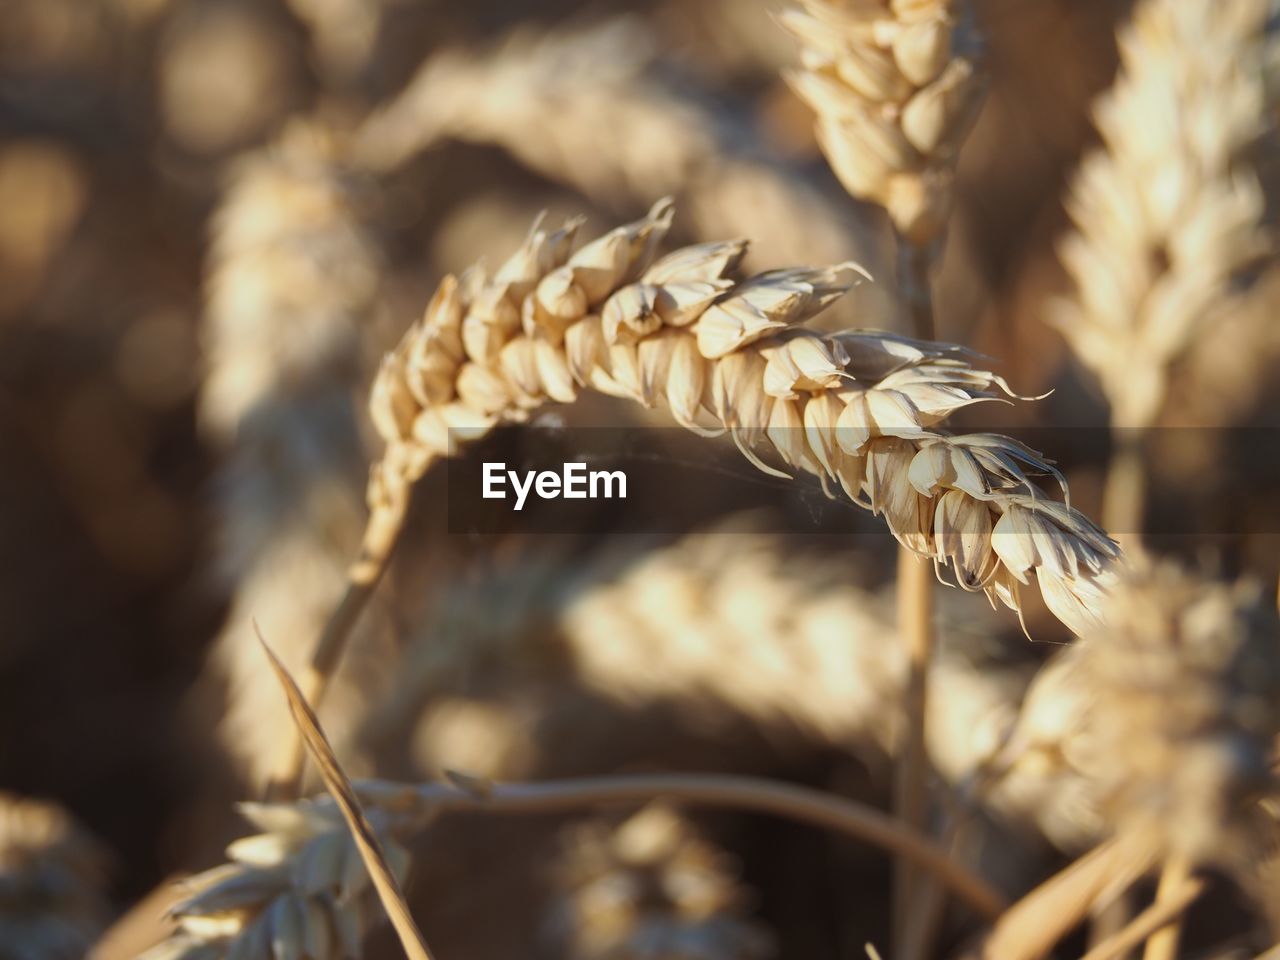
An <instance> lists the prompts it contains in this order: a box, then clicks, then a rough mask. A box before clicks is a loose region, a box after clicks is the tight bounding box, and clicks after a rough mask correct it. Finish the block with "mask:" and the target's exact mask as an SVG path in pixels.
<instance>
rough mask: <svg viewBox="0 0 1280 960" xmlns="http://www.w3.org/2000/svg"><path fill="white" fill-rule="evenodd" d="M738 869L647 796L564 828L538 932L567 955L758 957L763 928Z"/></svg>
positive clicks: (619, 959) (762, 957)
mask: <svg viewBox="0 0 1280 960" xmlns="http://www.w3.org/2000/svg"><path fill="white" fill-rule="evenodd" d="M737 873H738V868H737V865H736V864H735V863H733V861H732V860H731V859H730V858H729V857H728V856H726V855H725V854H724V853H723V852H722V851H720V850H718V849H716V848H715V847H714V846H713V845H711V844H710V843H709V842H708V841H707V840H706V839H704V838H702V837H700V836H699V835H698V833H697V831H696V830H695V829H694V828H693V826H692V824H691V823H690V822H689V821H688V820H687V819H686V818H685V817H683V816H681V815H680V814H679V813H677V812H676V811H674V810H672V809H670V808H669V807H666V806H664V805H661V804H651V805H649V806H647V807H645V808H644V809H642V810H641V811H639V812H638V813H636V814H633V815H632V816H630V817H628V818H627V819H626V820H625V821H624V822H622V823H620V824H617V825H612V824H609V823H608V822H607V821H600V820H594V821H590V822H587V823H584V824H580V825H578V826H576V827H575V828H574V829H572V830H571V831H568V832H567V834H566V837H565V839H564V842H563V851H562V852H561V854H560V856H559V858H558V863H557V864H556V868H555V874H556V886H557V887H558V888H559V894H558V896H557V898H556V900H555V902H554V903H553V904H552V906H551V908H550V910H549V912H548V915H547V917H546V919H545V921H544V931H543V935H544V937H545V938H546V940H547V942H548V943H549V944H554V945H555V947H556V950H555V952H556V954H557V955H558V956H563V957H566V958H571V960H605V958H610V960H627V958H637V960H638V958H640V957H652V956H671V957H698V958H704V960H767V958H769V957H773V956H775V955H776V948H775V945H774V943H773V940H772V937H771V936H770V935H769V934H768V932H767V931H766V930H765V929H764V928H763V927H762V926H761V925H760V924H759V923H758V922H756V921H753V920H752V919H751V916H750V914H751V907H752V906H753V904H752V902H751V898H750V895H749V892H748V891H747V890H746V889H745V888H744V887H743V886H742V885H741V884H740V882H739V880H738V877H737Z"/></svg>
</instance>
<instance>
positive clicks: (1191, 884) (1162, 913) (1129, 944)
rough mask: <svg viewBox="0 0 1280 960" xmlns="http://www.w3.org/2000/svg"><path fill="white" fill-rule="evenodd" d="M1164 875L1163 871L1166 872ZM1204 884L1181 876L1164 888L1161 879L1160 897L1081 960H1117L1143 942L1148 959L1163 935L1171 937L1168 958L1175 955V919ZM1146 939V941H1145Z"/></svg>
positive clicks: (1196, 878) (1195, 878)
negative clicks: (1170, 949) (1145, 942)
mask: <svg viewBox="0 0 1280 960" xmlns="http://www.w3.org/2000/svg"><path fill="white" fill-rule="evenodd" d="M1166 875H1167V872H1166ZM1204 888H1205V881H1204V880H1202V879H1201V878H1199V877H1192V876H1189V875H1183V876H1182V877H1181V878H1179V879H1178V881H1177V882H1176V883H1172V884H1170V885H1168V886H1166V884H1165V880H1164V877H1163V876H1162V877H1161V881H1160V889H1161V895H1160V896H1159V897H1158V898H1157V900H1156V902H1155V903H1153V904H1152V905H1151V906H1149V907H1148V908H1147V909H1146V910H1143V911H1142V912H1141V913H1140V914H1138V915H1137V916H1136V917H1134V918H1133V920H1132V921H1131V922H1130V923H1129V924H1128V925H1127V926H1126V927H1125V928H1124V929H1122V930H1120V931H1119V932H1117V933H1116V934H1114V935H1113V936H1110V937H1108V938H1107V939H1106V940H1104V941H1102V942H1101V943H1099V944H1098V945H1097V946H1096V947H1094V948H1093V949H1092V950H1090V951H1089V952H1088V953H1086V954H1085V955H1084V957H1083V960H1118V958H1119V957H1123V956H1124V955H1125V953H1127V952H1128V951H1130V950H1132V949H1133V948H1134V947H1136V946H1138V944H1140V943H1142V941H1143V940H1147V952H1146V954H1145V956H1146V958H1148V960H1149V958H1150V957H1151V950H1152V947H1153V945H1154V944H1155V943H1156V942H1157V940H1159V939H1164V938H1165V935H1166V934H1170V933H1172V934H1173V938H1172V939H1173V944H1172V951H1173V952H1170V953H1169V954H1167V956H1168V957H1173V956H1175V955H1176V951H1177V932H1178V923H1179V919H1180V918H1181V916H1182V913H1183V911H1185V910H1186V909H1187V907H1189V906H1191V904H1192V903H1193V902H1194V901H1195V899H1196V898H1197V897H1199V896H1200V894H1201V893H1203V892H1204ZM1148 937H1150V939H1149V940H1148V939H1147V938H1148Z"/></svg>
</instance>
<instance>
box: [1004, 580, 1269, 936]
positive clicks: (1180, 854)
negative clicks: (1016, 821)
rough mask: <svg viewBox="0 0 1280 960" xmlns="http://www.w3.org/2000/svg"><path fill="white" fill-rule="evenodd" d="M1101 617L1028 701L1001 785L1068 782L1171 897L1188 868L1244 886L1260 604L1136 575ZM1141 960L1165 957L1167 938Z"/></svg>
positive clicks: (1257, 735) (1260, 784)
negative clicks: (1150, 863)
mask: <svg viewBox="0 0 1280 960" xmlns="http://www.w3.org/2000/svg"><path fill="white" fill-rule="evenodd" d="M1103 617H1104V619H1103V626H1102V627H1101V628H1099V629H1098V630H1097V631H1096V632H1095V633H1093V634H1091V635H1089V636H1087V637H1086V638H1085V639H1083V640H1081V641H1079V642H1078V643H1077V644H1075V645H1074V646H1072V647H1070V648H1068V650H1066V651H1065V652H1064V653H1063V654H1061V655H1060V656H1059V658H1058V660H1057V661H1055V662H1053V663H1051V664H1050V665H1049V666H1048V667H1047V668H1046V670H1045V671H1044V675H1043V676H1042V678H1041V679H1040V680H1038V681H1037V684H1036V685H1035V686H1033V688H1032V690H1031V691H1030V692H1029V694H1028V697H1027V701H1026V703H1025V704H1024V707H1023V714H1022V717H1021V719H1020V720H1019V722H1018V725H1017V727H1016V728H1015V733H1014V735H1013V738H1012V740H1011V742H1010V744H1009V754H1008V756H1009V759H1010V761H1011V763H1010V765H1009V767H1008V769H1007V770H1006V771H1005V772H1004V777H1005V778H1006V779H1011V778H1012V779H1016V778H1018V777H1028V778H1036V777H1044V778H1047V779H1050V780H1052V781H1054V782H1055V787H1051V788H1050V789H1055V788H1056V785H1058V784H1063V785H1065V784H1070V783H1072V782H1075V783H1076V784H1077V786H1075V787H1074V788H1073V792H1074V793H1075V794H1076V795H1077V796H1078V797H1079V798H1080V801H1081V807H1082V809H1083V810H1084V811H1086V812H1087V813H1088V814H1089V816H1090V817H1091V819H1092V821H1093V823H1094V824H1096V825H1098V826H1101V825H1105V826H1106V828H1107V829H1109V830H1112V831H1114V833H1115V834H1116V836H1117V838H1119V839H1120V840H1122V841H1124V842H1126V843H1130V844H1138V845H1140V846H1141V847H1142V848H1143V849H1145V850H1148V851H1150V854H1151V856H1152V858H1153V859H1158V860H1160V861H1163V862H1164V863H1172V864H1174V867H1173V868H1171V869H1170V870H1167V871H1166V877H1165V879H1166V880H1168V881H1169V882H1168V883H1167V884H1163V885H1162V887H1164V888H1165V889H1166V892H1168V893H1169V894H1170V895H1173V894H1174V893H1175V892H1176V891H1179V890H1182V889H1183V888H1185V885H1186V883H1185V874H1186V873H1188V872H1189V871H1190V870H1192V869H1195V868H1198V867H1201V866H1213V867H1224V868H1227V869H1231V870H1235V871H1237V872H1239V873H1240V874H1241V875H1247V874H1248V873H1249V872H1250V871H1251V870H1252V869H1253V865H1254V861H1255V860H1256V856H1255V853H1256V850H1257V848H1258V847H1259V845H1260V840H1261V838H1262V837H1264V836H1265V833H1264V828H1265V827H1266V826H1267V822H1266V821H1267V818H1266V815H1265V813H1264V811H1263V810H1262V809H1261V807H1260V805H1259V800H1260V798H1263V797H1266V796H1274V794H1275V791H1276V789H1277V786H1278V784H1277V781H1276V777H1275V774H1274V772H1273V771H1272V769H1271V756H1272V752H1273V750H1274V743H1275V738H1276V735H1277V733H1278V732H1280V709H1278V708H1277V703H1280V650H1277V647H1276V637H1277V636H1278V635H1280V622H1278V621H1277V618H1276V613H1275V610H1274V609H1273V606H1272V604H1271V602H1270V597H1269V596H1265V595H1264V593H1263V591H1261V590H1260V589H1258V588H1256V587H1248V586H1237V587H1229V586H1226V585H1222V584H1218V583H1214V582H1212V581H1208V580H1205V579H1203V578H1201V577H1197V576H1193V575H1191V574H1188V573H1185V572H1183V571H1181V570H1178V569H1177V568H1176V567H1174V566H1172V565H1168V564H1161V565H1152V564H1148V563H1140V564H1138V565H1137V566H1136V567H1135V568H1134V569H1133V570H1132V571H1130V572H1129V573H1128V574H1127V575H1126V576H1125V577H1123V578H1122V579H1121V580H1120V582H1118V583H1117V584H1116V585H1115V586H1114V587H1113V589H1112V591H1111V592H1110V594H1109V596H1108V598H1107V601H1106V603H1105V605H1104V608H1103ZM1180 874H1181V875H1184V876H1183V880H1182V881H1180V882H1177V883H1175V882H1173V878H1174V877H1176V876H1177V875H1180ZM1162 939H1163V940H1164V942H1163V943H1162V942H1161V940H1162ZM1171 940H1172V943H1170V941H1171ZM1153 949H1155V950H1157V951H1160V950H1163V951H1172V950H1174V949H1176V934H1175V935H1174V936H1169V937H1165V938H1161V936H1160V935H1157V938H1156V939H1155V946H1154V948H1153Z"/></svg>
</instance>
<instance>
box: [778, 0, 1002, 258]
mask: <svg viewBox="0 0 1280 960" xmlns="http://www.w3.org/2000/svg"><path fill="white" fill-rule="evenodd" d="M782 22H783V24H784V25H785V26H786V27H787V28H788V29H789V30H790V31H791V32H792V33H794V34H795V35H796V37H798V38H799V40H800V42H801V44H802V45H803V54H802V56H803V60H802V68H801V69H800V70H796V71H793V72H791V73H790V74H788V77H787V79H788V80H789V82H790V83H791V86H792V88H793V89H794V90H795V91H796V93H797V94H799V96H800V97H801V98H802V99H803V100H805V102H807V103H808V104H809V105H810V106H811V107H813V109H814V110H815V111H816V112H817V114H818V121H817V130H818V139H819V142H820V143H821V145H822V148H823V151H824V152H825V153H826V155H827V160H828V161H829V162H830V163H831V168H832V169H833V170H834V171H835V173H836V176H838V177H839V178H840V182H841V183H842V184H844V187H845V189H846V190H848V191H849V193H851V194H852V195H853V196H855V197H859V198H860V199H863V200H867V201H870V202H872V203H876V204H878V205H880V206H882V207H884V208H885V210H886V211H887V212H888V214H889V218H890V219H891V220H892V221H893V225H894V227H895V228H896V230H897V231H898V233H899V234H901V235H902V236H903V237H906V238H907V239H908V240H910V242H911V243H913V244H915V245H916V246H921V247H923V246H927V245H928V244H930V243H932V242H933V241H934V240H936V239H938V238H940V237H941V235H942V233H943V232H944V230H945V229H946V224H947V218H948V215H949V213H950V209H951V199H952V183H953V180H954V176H955V173H954V160H955V154H956V151H957V150H958V148H959V145H960V142H961V141H962V140H963V139H964V136H965V134H966V133H967V132H968V129H969V127H970V126H971V124H972V122H973V120H974V118H975V116H976V115H977V108H978V106H979V105H980V104H981V101H982V96H981V94H982V85H981V74H980V73H979V72H978V71H977V69H976V68H975V54H976V48H977V34H976V31H975V30H974V29H973V27H972V24H971V22H970V20H969V18H968V16H967V6H966V5H965V4H962V3H959V2H955V0H853V2H848V3H841V2H837V0H803V2H802V4H801V8H800V9H793V10H788V11H786V12H785V13H783V14H782Z"/></svg>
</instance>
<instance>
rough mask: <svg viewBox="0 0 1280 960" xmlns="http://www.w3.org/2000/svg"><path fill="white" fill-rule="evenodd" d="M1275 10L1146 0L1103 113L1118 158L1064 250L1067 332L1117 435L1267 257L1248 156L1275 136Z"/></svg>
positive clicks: (1093, 164) (1074, 205)
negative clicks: (1270, 74)
mask: <svg viewBox="0 0 1280 960" xmlns="http://www.w3.org/2000/svg"><path fill="white" fill-rule="evenodd" d="M1273 10H1274V7H1273V5H1272V4H1270V3H1269V2H1268V0H1225V2H1217V0H1144V2H1143V3H1141V4H1139V6H1138V7H1137V10H1136V11H1135V13H1134V18H1133V21H1132V23H1131V24H1130V25H1129V26H1128V27H1127V28H1126V29H1125V30H1123V31H1122V32H1121V34H1120V53H1121V61H1122V66H1121V74H1120V77H1119V79H1118V80H1117V81H1116V84H1115V86H1114V87H1113V88H1112V89H1111V90H1110V91H1109V92H1108V93H1106V94H1105V95H1104V96H1103V97H1102V98H1101V99H1100V100H1099V101H1098V102H1097V104H1096V106H1095V111H1094V113H1095V118H1096V122H1097V126H1098V129H1099V131H1100V132H1101V134H1102V139H1103V142H1104V144H1105V147H1104V148H1103V149H1099V150H1097V151H1095V152H1093V153H1092V154H1090V155H1089V156H1088V157H1087V158H1086V159H1085V160H1084V162H1083V164H1082V165H1081V167H1080V170H1079V172H1078V174H1077V175H1076V178H1075V182H1074V184H1073V186H1072V190H1071V195H1070V200H1069V203H1068V206H1069V209H1070V212H1071V216H1072V219H1073V220H1074V221H1075V224H1076V232H1075V233H1073V234H1071V235H1070V236H1068V237H1067V238H1066V239H1065V240H1064V241H1063V243H1062V245H1061V257H1062V262H1063V264H1064V265H1065V266H1066V268H1067V271H1068V272H1069V273H1070V275H1071V278H1072V279H1073V280H1074V281H1075V285H1076V288H1077V290H1076V294H1075V296H1074V298H1072V299H1071V300H1069V301H1064V302H1062V303H1059V304H1058V305H1057V315H1056V322H1057V325H1058V327H1059V328H1060V329H1061V330H1062V332H1063V335H1064V336H1065V337H1066V338H1067V340H1068V342H1069V343H1070V344H1071V346H1072V348H1073V349H1074V351H1075V352H1076V354H1077V355H1078V356H1079V357H1080V359H1081V361H1082V362H1083V363H1084V364H1085V366H1087V367H1088V368H1089V369H1090V370H1091V371H1092V372H1093V373H1094V374H1095V375H1096V376H1097V377H1098V379H1099V381H1100V383H1101V384H1102V388H1103V390H1104V391H1105V393H1106V395H1107V398H1108V400H1109V401H1110V403H1111V407H1112V420H1113V423H1115V424H1117V425H1120V426H1124V427H1145V426H1148V425H1150V424H1151V423H1152V422H1153V421H1154V420H1155V418H1156V415H1157V414H1158V413H1159V410H1160V406H1161V403H1162V401H1163V399H1164V396H1165V393H1166V389H1167V378H1168V375H1169V367H1170V364H1171V363H1173V362H1174V361H1175V360H1176V359H1177V358H1178V357H1179V355H1180V354H1181V353H1182V352H1183V351H1184V350H1185V349H1186V347H1187V346H1188V344H1189V343H1190V342H1191V341H1192V340H1193V339H1194V338H1195V337H1196V335H1197V334H1198V333H1199V332H1200V331H1202V330H1203V329H1204V325H1205V323H1206V321H1208V320H1209V319H1210V318H1212V317H1213V316H1214V315H1215V312H1216V311H1217V310H1219V309H1220V308H1221V307H1222V306H1223V305H1224V303H1225V302H1227V301H1229V300H1230V299H1231V298H1232V296H1233V292H1234V290H1233V287H1234V285H1235V284H1236V283H1237V282H1238V281H1239V280H1240V279H1241V278H1242V276H1243V275H1244V274H1245V273H1246V272H1247V271H1248V270H1250V268H1251V267H1253V266H1254V265H1255V264H1256V263H1257V262H1258V260H1259V258H1260V256H1262V255H1263V254H1264V253H1265V252H1266V251H1267V249H1268V248H1269V243H1268V241H1267V239H1266V237H1265V235H1264V233H1263V231H1262V229H1261V222H1262V217H1263V213H1264V208H1265V198H1264V196H1263V192H1262V189H1261V186H1260V185H1259V183H1258V180H1257V177H1256V176H1255V175H1254V173H1253V172H1252V171H1251V170H1249V169H1248V168H1247V165H1246V161H1247V154H1248V151H1249V150H1250V149H1251V148H1252V147H1253V146H1255V145H1256V144H1257V143H1258V141H1259V140H1260V138H1261V137H1262V136H1263V135H1264V134H1266V133H1267V132H1268V131H1270V130H1271V129H1273V126H1274V117H1275V112H1274V101H1273V100H1272V99H1271V98H1270V96H1269V94H1271V93H1273V91H1269V90H1268V88H1267V83H1266V76H1265V75H1266V70H1267V60H1268V58H1269V57H1270V58H1273V57H1274V56H1275V50H1276V48H1277V44H1276V32H1275V30H1274V29H1273V27H1271V26H1270V25H1269V23H1268V17H1269V16H1270V15H1271V12H1273Z"/></svg>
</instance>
